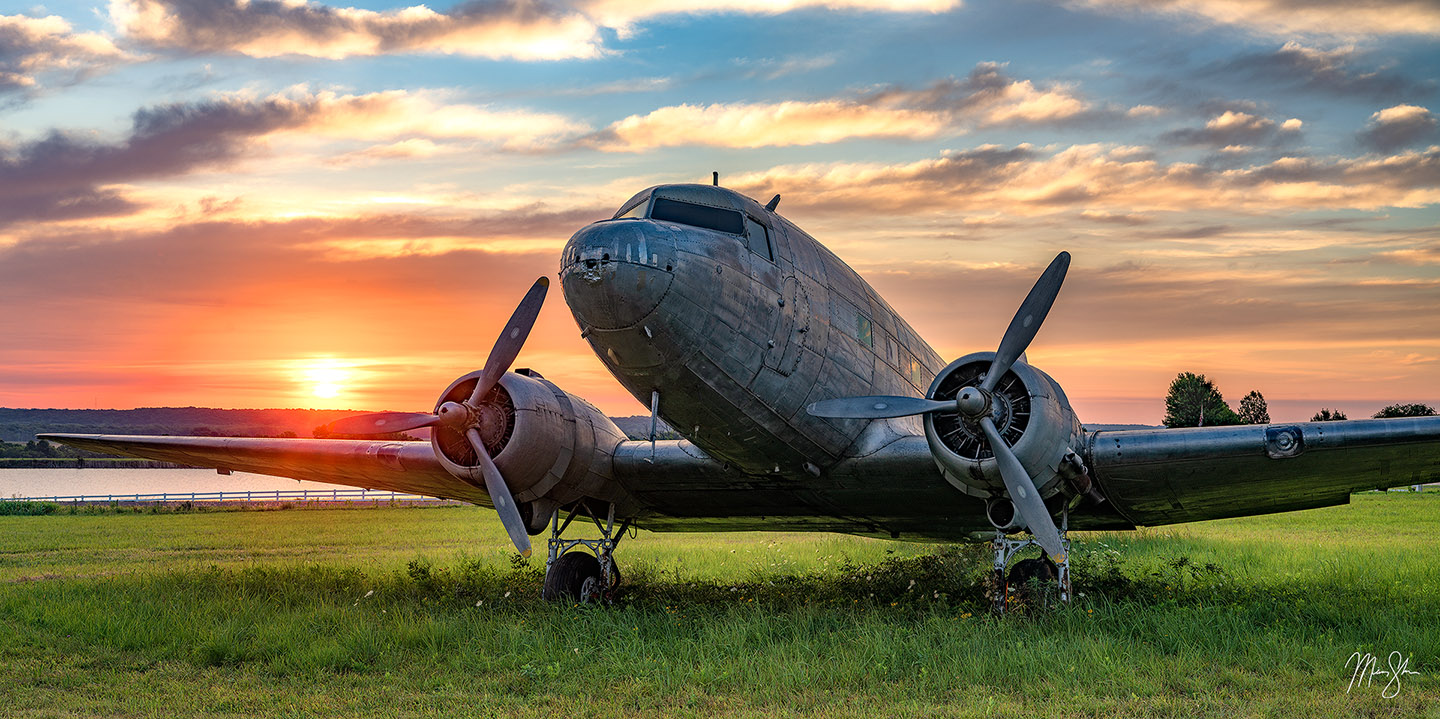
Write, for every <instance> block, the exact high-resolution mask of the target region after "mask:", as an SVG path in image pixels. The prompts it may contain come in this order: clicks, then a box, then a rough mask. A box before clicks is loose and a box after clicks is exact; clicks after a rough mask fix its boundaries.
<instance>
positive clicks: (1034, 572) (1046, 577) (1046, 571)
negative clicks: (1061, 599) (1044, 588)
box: [1007, 557, 1060, 590]
mask: <svg viewBox="0 0 1440 719" xmlns="http://www.w3.org/2000/svg"><path fill="white" fill-rule="evenodd" d="M1032 579H1034V580H1037V581H1039V582H1041V583H1048V582H1054V581H1058V580H1059V579H1060V570H1059V568H1057V567H1056V566H1055V563H1054V562H1052V561H1050V558H1049V557H1039V558H1036V559H1022V560H1020V561H1018V562H1016V563H1015V566H1013V567H1011V568H1010V576H1009V578H1008V580H1007V583H1008V584H1009V585H1010V587H1011V589H1012V590H1013V589H1018V588H1021V587H1025V586H1027V585H1028V584H1029V583H1030V580H1032Z"/></svg>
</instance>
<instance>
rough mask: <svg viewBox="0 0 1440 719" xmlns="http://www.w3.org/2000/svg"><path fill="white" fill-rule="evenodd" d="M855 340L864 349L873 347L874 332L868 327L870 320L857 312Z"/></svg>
mask: <svg viewBox="0 0 1440 719" xmlns="http://www.w3.org/2000/svg"><path fill="white" fill-rule="evenodd" d="M855 339H857V340H860V344H862V345H865V346H866V347H874V346H875V330H874V328H872V327H871V326H870V318H869V317H866V316H865V315H862V314H860V313H859V312H856V313H855Z"/></svg>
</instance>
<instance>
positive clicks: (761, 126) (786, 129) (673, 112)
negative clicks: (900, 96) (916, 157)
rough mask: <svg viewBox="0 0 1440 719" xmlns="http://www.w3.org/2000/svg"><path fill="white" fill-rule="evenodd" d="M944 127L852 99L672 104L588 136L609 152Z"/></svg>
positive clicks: (924, 115)
mask: <svg viewBox="0 0 1440 719" xmlns="http://www.w3.org/2000/svg"><path fill="white" fill-rule="evenodd" d="M946 130H947V127H946V123H945V122H944V121H943V120H942V118H941V117H940V116H939V115H937V114H936V113H931V112H925V111H916V110H906V109H899V108H884V107H872V106H866V105H861V104H858V103H854V102H848V101H838V100H824V101H819V102H781V103H771V104H764V103H756V104H736V105H725V104H714V105H705V106H701V105H674V106H670V107H662V108H659V109H657V110H652V111H651V112H649V113H647V114H645V115H631V116H630V117H627V118H625V119H623V120H620V121H618V122H615V123H613V124H611V125H610V126H609V127H607V128H606V129H605V130H604V131H602V132H601V133H599V134H597V135H595V136H594V137H592V138H590V139H588V140H587V141H586V143H587V144H593V145H594V146H596V147H599V148H600V149H603V150H608V151H614V152H619V151H636V150H648V149H651V148H656V147H666V146H673V145H718V146H722V147H780V146H785V145H812V144H825V143H832V142H840V141H842V140H847V139H852V138H857V137H903V138H909V139H920V138H930V137H935V136H936V135H939V134H941V133H943V132H945V131H946Z"/></svg>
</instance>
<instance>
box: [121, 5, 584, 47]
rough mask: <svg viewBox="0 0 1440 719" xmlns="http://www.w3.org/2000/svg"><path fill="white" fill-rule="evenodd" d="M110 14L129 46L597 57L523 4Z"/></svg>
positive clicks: (560, 13)
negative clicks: (383, 9)
mask: <svg viewBox="0 0 1440 719" xmlns="http://www.w3.org/2000/svg"><path fill="white" fill-rule="evenodd" d="M110 19H111V20H112V21H113V22H114V23H115V25H116V26H117V27H119V28H120V29H121V31H122V32H124V33H125V34H126V36H128V37H129V38H131V39H132V40H134V41H136V42H140V43H143V44H146V45H150V46H152V47H157V48H167V49H175V50H183V51H186V52H211V53H239V54H242V55H249V56H252V57H277V56H282V55H307V56H310V57H322V58H328V59H332V60H333V59H340V58H345V57H352V56H357V55H361V56H363V55H380V54H385V53H396V52H432V53H442V54H458V55H473V56H479V57H491V58H511V59H516V60H559V59H566V58H585V57H595V56H597V55H599V54H600V53H601V49H600V38H599V35H598V28H597V27H596V26H595V25H594V24H593V23H592V22H591V21H589V20H588V19H586V18H585V17H584V16H583V15H581V14H579V13H577V12H574V11H571V10H565V9H563V8H559V7H557V6H550V5H543V4H539V3H534V2H528V1H526V0H515V1H514V2H508V3H485V4H476V3H470V4H462V5H460V6H458V7H456V8H454V9H452V10H450V11H448V12H445V13H437V12H435V11H434V10H431V9H429V8H427V7H425V6H424V5H416V6H413V7H407V8H404V9H400V10H390V11H386V12H375V11H373V10H364V9H360V8H353V7H351V8H344V7H342V8H336V7H330V6H327V5H320V4H315V3H308V2H303V0H301V1H295V0H268V1H263V2H247V1H246V0H218V1H215V2H212V1H211V0H110Z"/></svg>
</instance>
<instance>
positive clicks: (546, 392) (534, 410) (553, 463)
mask: <svg viewBox="0 0 1440 719" xmlns="http://www.w3.org/2000/svg"><path fill="white" fill-rule="evenodd" d="M480 375H481V372H480V371H476V372H471V373H470V374H467V375H465V376H463V377H461V378H459V379H457V380H455V381H454V382H452V383H450V386H449V387H447V388H446V389H445V392H444V393H443V394H441V395H440V399H439V401H437V402H436V403H435V407H436V410H435V411H436V412H437V413H438V412H439V411H440V406H441V405H443V404H445V403H446V402H460V401H463V400H464V399H465V398H467V397H469V396H470V393H471V392H473V391H474V389H475V384H476V382H477V381H478V380H479V378H480ZM477 412H478V413H479V414H480V415H482V416H481V417H480V422H479V423H478V427H477V429H478V430H479V432H480V437H481V440H482V441H483V442H484V444H485V449H486V450H487V451H488V452H489V453H490V456H491V457H492V458H493V459H494V461H495V466H496V467H497V468H498V469H499V470H500V474H501V475H502V476H504V478H505V483H506V484H507V485H508V486H509V487H510V492H511V494H512V495H513V496H514V497H515V501H516V504H517V505H518V506H519V508H520V512H521V516H522V517H523V518H524V519H525V523H526V525H527V527H528V528H529V529H530V531H531V533H532V534H534V533H537V532H539V531H541V530H543V529H544V528H545V522H546V521H547V520H548V519H549V517H550V513H551V512H552V511H553V510H554V509H555V508H556V507H562V506H565V505H568V504H571V503H573V502H576V501H578V500H581V499H584V498H587V497H589V498H593V499H597V500H600V501H601V502H615V503H617V504H620V505H626V504H628V502H627V501H626V495H625V492H624V490H623V489H621V487H620V485H619V484H618V483H617V482H615V481H614V470H613V465H612V458H613V457H614V454H615V448H616V446H617V445H619V444H620V443H621V442H622V441H624V440H625V434H624V433H623V432H621V431H620V428H619V427H616V426H615V423H614V422H612V421H610V418H609V417H607V416H605V413H604V412H601V411H600V410H599V409H597V408H596V407H595V406H594V405H592V404H590V403H589V402H586V401H585V400H583V399H581V398H580V397H577V396H575V395H572V394H570V393H568V392H566V391H564V390H562V389H560V388H559V387H557V386H556V385H555V384H554V383H552V382H550V381H548V380H546V379H545V378H543V377H541V376H540V374H539V373H537V372H534V371H533V370H517V371H515V372H507V373H505V374H504V375H503V376H502V377H501V378H500V381H499V383H497V384H496V385H495V387H494V388H493V389H492V390H490V393H489V394H488V395H487V396H486V397H485V398H484V399H482V400H481V402H480V405H479V408H478V410H477ZM430 442H431V445H432V446H433V447H434V448H435V455H436V456H437V457H439V459H440V463H441V464H442V465H443V466H444V467H445V469H446V470H447V471H449V472H450V473H451V474H453V475H455V476H456V477H459V478H460V479H462V480H464V481H466V482H468V483H471V484H474V485H475V486H481V487H483V486H484V477H483V475H482V474H481V470H480V467H479V465H478V460H477V458H476V455H475V450H474V449H473V448H472V447H471V446H470V443H469V441H468V440H467V439H466V438H465V435H464V434H463V433H462V432H461V431H457V430H456V429H453V428H451V427H449V426H446V425H445V424H437V425H435V427H434V428H433V430H432V431H431V434H430Z"/></svg>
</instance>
